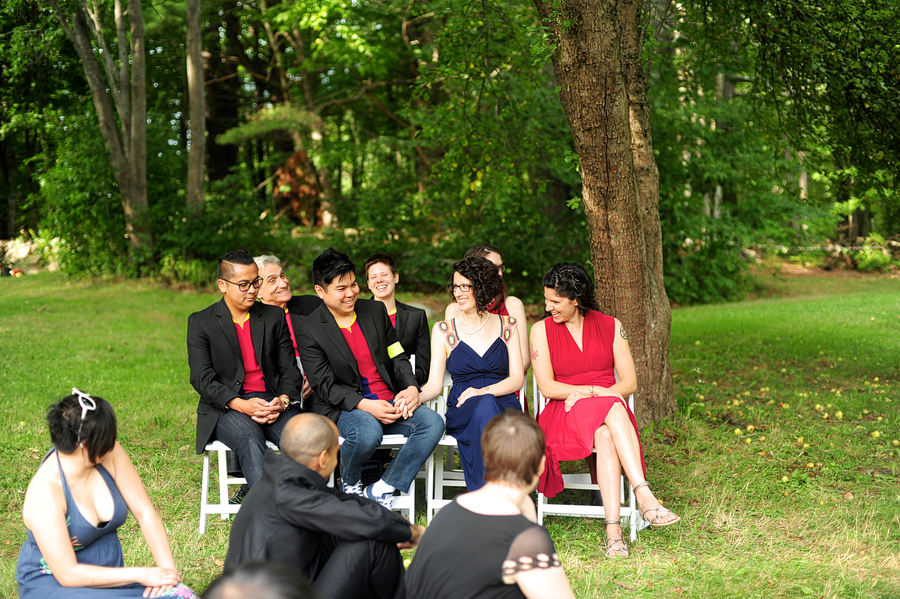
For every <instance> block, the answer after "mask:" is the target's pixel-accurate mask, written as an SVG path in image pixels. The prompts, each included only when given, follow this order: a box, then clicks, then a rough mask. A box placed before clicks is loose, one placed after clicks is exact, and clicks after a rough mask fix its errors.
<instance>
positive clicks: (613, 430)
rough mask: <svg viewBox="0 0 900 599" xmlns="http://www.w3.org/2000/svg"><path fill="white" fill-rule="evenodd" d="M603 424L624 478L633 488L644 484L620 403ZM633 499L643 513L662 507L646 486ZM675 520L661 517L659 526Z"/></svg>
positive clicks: (634, 442)
mask: <svg viewBox="0 0 900 599" xmlns="http://www.w3.org/2000/svg"><path fill="white" fill-rule="evenodd" d="M604 424H605V425H606V426H607V427H609V432H610V434H611V435H612V441H613V444H614V445H615V447H616V453H617V454H618V457H619V461H620V463H621V464H622V469H624V470H625V476H627V477H628V480H629V481H631V485H632V486H633V487H636V486H638V485H639V484H641V483H642V482H644V470H643V468H642V467H641V449H640V444H639V443H638V438H637V433H635V432H634V427H633V426H632V424H631V419H630V418H629V417H628V412H626V410H625V408H624V407H623V406H622V404H621V403H618V402H616V404H615V405H614V406H613V407H612V408H611V409H610V410H609V414H607V416H606V421H605V422H604ZM595 439H596V438H595ZM597 464H598V473H597V476H598V477H599V476H600V473H599V460H598V462H597ZM601 491H602V488H601ZM635 499H637V501H638V503H639V504H640V505H641V508H642V509H644V510H645V511H649V510H653V509H655V508H659V507H661V505H662V504H660V503H659V501H658V500H657V499H656V497H654V495H653V492H652V491H650V487H648V486H643V487H641V488H640V489H638V490H637V491H635ZM603 503H604V505H606V496H605V495H604V496H603ZM676 519H678V516H676V515H675V514H671V515H668V516H663V517H661V518H660V519H659V524H665V523H666V522H670V521H672V520H676Z"/></svg>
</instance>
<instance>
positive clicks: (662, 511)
mask: <svg viewBox="0 0 900 599" xmlns="http://www.w3.org/2000/svg"><path fill="white" fill-rule="evenodd" d="M638 511H639V512H640V513H641V518H643V519H644V520H646V521H647V522H649V523H650V524H655V523H656V522H658V521H659V520H661V519H662V518H665V517H666V516H673V515H675V512H673V511H672V510H670V509H669V508H665V507H663V506H659V507H652V508H650V509H647V510H641V509H638ZM648 512H656V515H655V516H654V517H653V518H652V519H650V518H647V516H646V514H647V513H648Z"/></svg>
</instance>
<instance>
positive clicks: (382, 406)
mask: <svg viewBox="0 0 900 599" xmlns="http://www.w3.org/2000/svg"><path fill="white" fill-rule="evenodd" d="M420 405H422V403H421V402H420V401H419V390H418V389H417V388H416V387H407V388H406V389H404V390H402V391H401V392H400V393H398V394H397V395H395V396H394V403H390V402H387V401H382V400H380V399H362V400H361V401H360V402H359V403H358V404H356V407H357V408H359V409H360V410H363V411H365V412H368V413H369V414H371V415H372V416H374V417H375V418H376V419H377V420H378V421H379V422H380V423H382V424H391V423H392V422H396V421H397V420H399V419H400V418H403V419H404V420H406V419H407V418H409V417H410V416H412V415H413V413H414V412H415V411H416V410H417V409H418V407H419V406H420Z"/></svg>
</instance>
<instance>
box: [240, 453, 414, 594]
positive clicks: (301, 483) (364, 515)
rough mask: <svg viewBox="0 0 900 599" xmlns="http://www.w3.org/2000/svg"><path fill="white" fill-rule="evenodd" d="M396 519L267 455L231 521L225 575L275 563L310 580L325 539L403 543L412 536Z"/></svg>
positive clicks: (303, 469)
mask: <svg viewBox="0 0 900 599" xmlns="http://www.w3.org/2000/svg"><path fill="white" fill-rule="evenodd" d="M409 526H410V525H409V522H407V521H406V520H405V519H404V518H403V517H402V516H400V515H399V514H395V513H394V512H392V511H390V510H386V509H384V508H383V507H381V506H380V505H378V504H377V503H375V502H374V501H372V500H371V499H364V498H363V497H359V496H357V495H347V494H345V493H343V492H341V491H339V490H337V489H332V488H329V487H328V486H327V485H326V484H325V479H324V478H322V477H321V476H320V475H319V474H318V473H317V472H315V471H313V470H310V469H309V468H307V467H306V466H304V465H303V464H299V463H297V462H295V461H294V460H292V459H290V458H289V457H287V456H286V455H285V454H283V453H282V454H278V453H275V452H272V451H270V452H267V453H266V458H265V461H264V462H263V475H262V478H261V479H259V482H257V483H256V484H255V485H253V488H252V489H250V492H249V493H247V497H245V498H244V502H243V504H242V505H241V511H239V512H238V514H237V516H235V518H234V524H232V526H231V535H230V536H229V538H228V554H227V555H226V556H225V571H226V572H228V571H230V570H232V569H233V568H235V567H236V566H238V565H240V564H242V563H245V562H252V561H276V562H281V563H285V564H290V565H292V566H294V567H296V568H299V569H300V570H302V571H303V572H304V573H305V574H306V575H307V576H309V577H310V579H311V578H312V577H313V576H314V575H315V574H316V572H315V569H316V565H317V563H318V560H319V553H320V552H321V551H322V550H323V549H324V547H323V540H324V538H325V536H326V535H334V536H336V537H338V538H339V539H343V540H346V541H362V540H375V541H383V542H385V543H402V542H404V541H408V540H409V539H410V537H411V535H412V532H411V531H410V528H409Z"/></svg>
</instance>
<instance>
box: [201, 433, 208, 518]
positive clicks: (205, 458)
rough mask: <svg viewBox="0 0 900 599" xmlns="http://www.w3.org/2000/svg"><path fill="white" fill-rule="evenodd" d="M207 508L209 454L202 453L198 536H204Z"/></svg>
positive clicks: (206, 452)
mask: <svg viewBox="0 0 900 599" xmlns="http://www.w3.org/2000/svg"><path fill="white" fill-rule="evenodd" d="M208 506H209V452H208V451H204V452H203V480H202V481H201V483H200V534H201V535H203V534H206V516H207V509H208Z"/></svg>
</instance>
